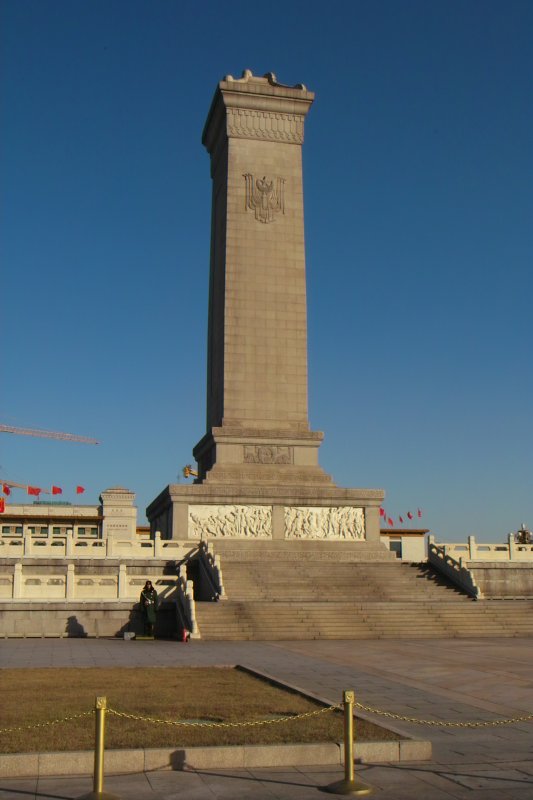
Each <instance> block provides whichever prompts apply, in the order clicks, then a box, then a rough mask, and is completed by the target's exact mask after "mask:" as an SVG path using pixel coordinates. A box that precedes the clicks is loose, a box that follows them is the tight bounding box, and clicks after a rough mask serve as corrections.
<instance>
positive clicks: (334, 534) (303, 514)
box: [285, 506, 365, 540]
mask: <svg viewBox="0 0 533 800" xmlns="http://www.w3.org/2000/svg"><path fill="white" fill-rule="evenodd" d="M285 538H286V539H344V540H348V539H353V540H356V539H364V538H365V515H364V511H363V509H362V508H353V507H352V506H332V507H330V508H321V507H312V506H287V507H286V508H285Z"/></svg>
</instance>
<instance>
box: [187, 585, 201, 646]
mask: <svg viewBox="0 0 533 800" xmlns="http://www.w3.org/2000/svg"><path fill="white" fill-rule="evenodd" d="M185 595H186V597H187V612H188V615H189V620H190V623H191V631H190V633H191V638H192V639H199V638H200V632H199V630H198V623H197V622H196V607H195V603H194V583H193V581H186V583H185Z"/></svg>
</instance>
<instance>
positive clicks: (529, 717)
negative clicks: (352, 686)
mask: <svg viewBox="0 0 533 800" xmlns="http://www.w3.org/2000/svg"><path fill="white" fill-rule="evenodd" d="M353 706H354V708H355V709H359V710H360V711H366V712H368V713H370V714H377V715H378V716H380V717H386V718H387V719H394V720H399V721H400V722H411V723H414V724H415V725H428V726H431V727H435V728H490V727H498V726H502V725H515V724H516V723H519V722H531V721H533V714H526V715H524V716H521V717H511V718H509V719H496V720H488V721H484V722H448V721H445V720H434V719H420V718H419V717H407V716H404V715H403V714H394V713H393V712H392V711H383V709H381V708H374V707H373V706H365V705H363V704H362V703H354V704H353ZM340 710H342V703H336V704H335V705H331V706H326V707H325V708H319V709H317V710H316V711H307V712H305V713H303V714H295V715H294V716H290V717H287V716H285V717H274V719H258V720H248V721H246V722H208V721H206V722H201V721H199V722H187V721H185V720H184V721H181V720H171V719H158V718H156V717H145V716H142V715H140V714H128V713H127V712H125V711H117V710H116V709H114V708H107V713H108V714H112V715H113V716H115V717H120V718H122V719H133V720H135V721H137V722H152V723H154V724H156V725H173V726H177V727H183V728H253V727H259V726H261V725H277V724H279V723H282V722H294V721H297V720H300V719H309V718H310V717H318V716H320V715H322V714H327V713H328V712H330V711H340ZM93 715H94V709H91V711H84V712H83V713H81V714H73V715H72V716H70V717H62V718H61V719H52V720H49V721H48V722H37V723H35V724H34V725H20V726H17V727H15V728H0V734H3V733H15V732H18V731H30V730H35V729H38V728H46V727H49V726H51V725H59V724H60V723H62V722H71V721H72V720H74V719H82V718H83V717H92V716H93Z"/></svg>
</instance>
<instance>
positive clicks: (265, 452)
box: [244, 444, 294, 464]
mask: <svg viewBox="0 0 533 800" xmlns="http://www.w3.org/2000/svg"><path fill="white" fill-rule="evenodd" d="M244 460H245V462H246V463H248V464H292V463H293V460H294V453H293V448H292V447H279V446H277V445H266V444H256V445H249V444H247V445H245V446H244Z"/></svg>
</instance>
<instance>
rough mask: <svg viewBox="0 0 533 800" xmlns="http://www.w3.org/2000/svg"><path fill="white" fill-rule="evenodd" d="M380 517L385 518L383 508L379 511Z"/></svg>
mask: <svg viewBox="0 0 533 800" xmlns="http://www.w3.org/2000/svg"><path fill="white" fill-rule="evenodd" d="M379 516H380V517H384V516H385V511H384V510H383V509H382V508H380V509H379Z"/></svg>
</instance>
